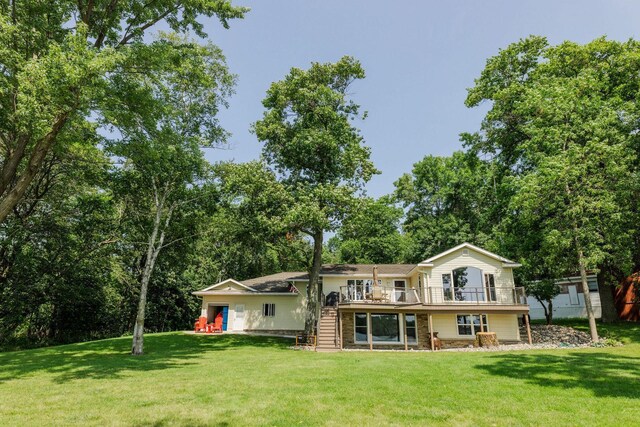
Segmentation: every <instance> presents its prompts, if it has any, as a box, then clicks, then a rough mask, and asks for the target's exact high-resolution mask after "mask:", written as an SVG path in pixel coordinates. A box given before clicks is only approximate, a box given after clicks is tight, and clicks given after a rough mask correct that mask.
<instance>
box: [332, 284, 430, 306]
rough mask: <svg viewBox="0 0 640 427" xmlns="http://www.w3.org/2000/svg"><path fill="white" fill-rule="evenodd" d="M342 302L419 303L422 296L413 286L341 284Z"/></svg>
mask: <svg viewBox="0 0 640 427" xmlns="http://www.w3.org/2000/svg"><path fill="white" fill-rule="evenodd" d="M340 302H341V303H359V302H361V303H378V304H390V303H391V304H419V303H420V302H421V301H420V296H419V295H418V291H417V290H416V289H413V288H409V289H405V288H392V287H384V286H373V285H368V284H358V285H349V286H340Z"/></svg>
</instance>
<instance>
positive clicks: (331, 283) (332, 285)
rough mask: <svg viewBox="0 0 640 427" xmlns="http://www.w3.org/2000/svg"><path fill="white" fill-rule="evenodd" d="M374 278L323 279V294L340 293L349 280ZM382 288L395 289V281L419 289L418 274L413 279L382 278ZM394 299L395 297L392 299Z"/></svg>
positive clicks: (346, 277)
mask: <svg viewBox="0 0 640 427" xmlns="http://www.w3.org/2000/svg"><path fill="white" fill-rule="evenodd" d="M372 279H373V277H360V276H344V277H335V276H331V277H323V278H322V292H323V293H324V294H325V295H329V293H330V292H338V293H339V292H340V287H341V286H347V280H372ZM379 280H380V281H382V287H385V288H393V283H394V281H395V280H404V281H405V282H406V284H407V289H411V288H417V287H418V272H417V271H416V273H415V274H414V275H413V276H412V277H402V276H398V277H381V278H380V279H379ZM392 298H393V297H392Z"/></svg>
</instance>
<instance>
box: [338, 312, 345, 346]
mask: <svg viewBox="0 0 640 427" xmlns="http://www.w3.org/2000/svg"><path fill="white" fill-rule="evenodd" d="M337 311H338V323H339V324H340V350H343V349H344V341H343V339H342V314H341V313H340V309H338V310H337Z"/></svg>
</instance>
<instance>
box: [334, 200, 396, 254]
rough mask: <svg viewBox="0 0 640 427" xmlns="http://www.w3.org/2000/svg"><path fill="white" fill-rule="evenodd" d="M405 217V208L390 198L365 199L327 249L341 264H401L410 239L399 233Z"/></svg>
mask: <svg viewBox="0 0 640 427" xmlns="http://www.w3.org/2000/svg"><path fill="white" fill-rule="evenodd" d="M402 217H403V211H402V209H401V208H399V207H396V206H394V204H393V203H392V202H391V198H390V197H388V196H385V197H381V198H379V199H372V198H368V197H367V198H362V199H360V200H359V201H358V202H357V203H356V204H355V205H354V208H353V209H351V210H350V212H348V214H347V215H346V217H345V218H344V220H343V221H342V224H341V226H340V228H339V229H338V231H337V233H336V236H334V237H333V238H331V239H330V240H329V244H328V246H329V247H330V249H331V251H332V252H334V254H335V255H336V256H337V260H336V261H337V262H340V263H361V264H378V263H380V264H392V263H396V262H402V260H403V259H404V257H405V252H406V246H407V239H406V238H405V236H404V235H402V234H401V233H400V221H401V219H402Z"/></svg>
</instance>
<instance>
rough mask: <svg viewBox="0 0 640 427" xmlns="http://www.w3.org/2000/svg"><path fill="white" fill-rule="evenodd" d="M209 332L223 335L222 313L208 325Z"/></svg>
mask: <svg viewBox="0 0 640 427" xmlns="http://www.w3.org/2000/svg"><path fill="white" fill-rule="evenodd" d="M207 332H209V333H212V334H215V333H216V332H219V333H222V313H218V315H217V316H216V318H215V320H214V321H213V323H210V324H208V325H207Z"/></svg>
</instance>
